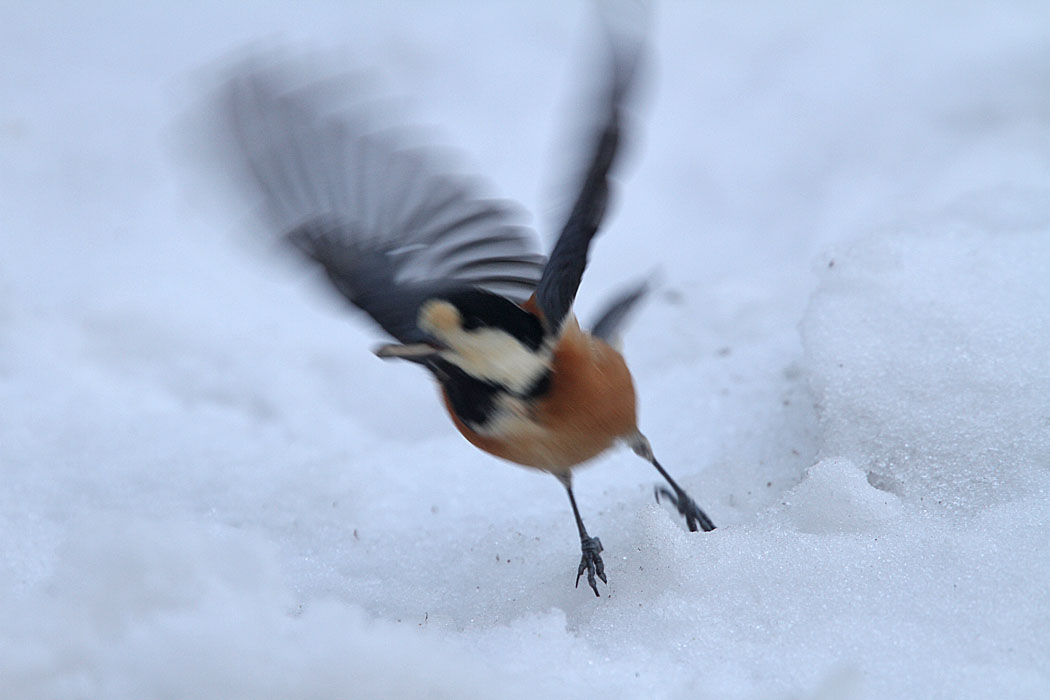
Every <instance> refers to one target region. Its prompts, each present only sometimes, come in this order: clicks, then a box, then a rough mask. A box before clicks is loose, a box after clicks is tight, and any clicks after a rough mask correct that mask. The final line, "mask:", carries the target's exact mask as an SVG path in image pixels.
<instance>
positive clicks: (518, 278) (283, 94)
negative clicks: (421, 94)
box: [223, 70, 544, 343]
mask: <svg viewBox="0 0 1050 700" xmlns="http://www.w3.org/2000/svg"><path fill="white" fill-rule="evenodd" d="M314 87H315V88H316V87H317V86H316V85H315V86H314ZM323 97H324V95H323V94H321V92H317V91H316V90H315V92H314V93H313V94H311V92H310V91H309V90H302V89H300V90H296V91H293V90H291V89H289V88H288V84H287V81H283V80H282V79H281V78H280V77H279V76H278V75H277V73H276V72H275V71H271V72H267V71H262V70H247V71H244V72H243V73H242V74H241V75H238V76H237V77H235V78H234V79H232V80H231V81H230V82H229V83H228V85H227V86H226V89H225V94H224V104H223V107H224V110H223V114H224V117H225V118H226V121H227V127H228V128H229V130H230V135H231V139H230V141H231V145H233V146H234V147H235V150H236V152H237V154H238V155H239V156H240V158H239V159H240V160H241V161H242V163H243V165H244V166H245V176H246V177H245V179H246V182H247V185H248V187H249V189H250V190H252V191H254V192H256V193H258V194H261V195H262V199H263V202H264V204H265V210H266V213H267V215H268V218H269V219H270V220H271V222H272V224H273V226H274V227H275V228H276V230H277V232H278V233H279V234H281V235H284V236H286V237H287V238H288V239H289V240H290V241H291V242H292V243H293V244H294V245H295V246H296V247H297V248H299V249H300V250H301V251H302V252H303V253H304V254H305V255H306V256H307V257H308V258H310V259H311V260H314V261H315V262H317V263H318V264H320V265H321V266H322V267H323V268H324V270H325V273H326V274H327V276H328V278H329V280H330V281H331V282H332V284H333V285H334V286H335V288H336V289H338V290H339V291H340V292H341V293H342V294H343V295H344V296H345V297H346V298H347V299H349V300H350V302H351V303H353V304H354V305H356V306H357V307H359V308H360V309H362V310H363V311H365V312H366V313H367V314H368V315H369V316H371V317H372V318H373V319H374V320H375V321H376V322H377V323H378V324H379V325H380V326H382V327H383V329H384V330H386V332H387V333H389V334H390V335H392V336H393V337H395V338H396V339H398V340H400V341H401V342H406V343H407V342H416V341H418V340H421V339H422V336H421V334H420V332H419V330H418V329H417V328H416V315H417V311H418V308H419V306H420V304H421V303H422V302H423V301H425V300H426V299H428V298H430V297H433V296H435V295H437V294H441V293H444V292H447V291H449V290H451V289H457V288H464V287H472V286H473V287H480V288H483V289H486V290H488V291H492V292H496V293H499V294H503V295H505V296H508V297H510V298H511V299H513V300H515V301H522V300H524V299H526V298H528V297H529V295H530V294H532V292H533V291H534V289H535V286H536V284H537V282H538V280H539V278H540V274H541V271H542V269H543V264H544V258H543V256H541V255H538V254H537V253H536V252H535V249H536V245H537V240H536V236H535V234H534V233H533V232H532V231H531V230H529V229H527V228H525V227H523V226H520V225H517V224H516V223H515V221H516V220H518V218H520V217H519V216H518V209H517V208H516V207H514V206H512V205H511V204H510V203H508V202H505V201H500V200H494V199H483V198H481V197H480V196H479V195H478V192H477V190H478V185H477V183H476V182H475V181H473V180H471V179H468V178H466V177H463V176H459V175H452V174H449V173H446V172H441V171H440V169H439V167H438V162H439V159H438V155H437V154H438V152H437V150H436V149H433V148H429V149H428V148H408V147H406V146H405V145H403V143H402V140H401V139H399V138H398V137H397V136H396V134H395V133H393V132H392V131H391V130H389V129H388V130H386V131H377V130H374V129H370V128H369V126H368V125H367V119H366V115H364V114H363V113H354V112H353V111H336V112H332V111H331V110H330V109H326V108H327V107H328V106H329V104H328V102H326V101H325V100H324V99H322V98H323Z"/></svg>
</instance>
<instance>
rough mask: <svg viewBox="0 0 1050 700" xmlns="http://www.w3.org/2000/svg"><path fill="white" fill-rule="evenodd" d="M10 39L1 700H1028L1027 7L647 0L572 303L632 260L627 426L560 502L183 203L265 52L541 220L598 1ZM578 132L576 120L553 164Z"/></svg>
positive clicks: (1043, 647)
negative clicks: (370, 83)
mask: <svg viewBox="0 0 1050 700" xmlns="http://www.w3.org/2000/svg"><path fill="white" fill-rule="evenodd" d="M561 5H563V4H553V3H552V4H550V5H549V6H543V7H531V6H527V5H520V6H518V5H503V4H489V3H482V2H477V3H467V2H464V3H448V4H446V3H441V4H435V6H433V7H430V6H424V5H423V4H413V3H407V4H389V3H384V4H380V3H375V4H358V3H355V4H349V5H348V4H346V3H336V2H321V1H319V2H312V3H295V4H288V3H284V2H272V3H267V4H259V5H253V6H252V8H251V9H250V10H249V9H247V8H246V7H245V6H244V5H242V4H240V3H234V2H218V3H210V4H207V5H189V6H185V5H182V4H180V5H175V4H172V5H170V6H163V5H160V4H152V3H147V4H140V5H131V4H126V3H117V2H112V3H103V4H92V5H91V6H90V7H88V6H87V5H85V6H83V7H78V6H74V5H72V4H69V3H58V2H55V3H33V4H21V5H19V4H15V3H8V4H7V5H5V6H4V7H3V8H2V9H0V45H3V46H4V47H5V62H4V63H5V70H4V71H3V72H2V74H0V193H2V194H0V243H2V246H3V247H2V250H3V251H4V252H3V255H2V256H0V406H2V407H3V409H2V412H0V469H2V482H0V533H2V534H3V542H4V547H3V555H2V556H0V591H2V592H3V595H2V597H0V620H3V624H0V696H2V697H10V698H27V697H48V698H85V697H105V698H113V699H119V698H143V697H215V698H265V697H274V698H278V697H279V698H299V697H301V698H306V697H310V698H347V697H361V698H367V697H450V698H453V697H454V698H459V697H477V698H490V697H580V696H583V695H593V696H597V697H600V696H606V697H639V698H642V697H644V698H684V697H689V698H741V699H757V698H822V699H824V698H833V699H839V698H849V699H851V700H854V699H866V698H885V697H902V698H903V697H907V698H911V697H946V698H948V697H950V698H970V697H973V698H977V697H987V696H989V695H992V694H995V695H1000V696H1004V697H1017V698H1041V697H1047V696H1050V670H1048V666H1047V663H1046V659H1047V658H1050V588H1048V586H1047V585H1046V582H1047V580H1048V578H1050V576H1048V575H1050V563H1048V562H1050V527H1048V525H1050V468H1048V462H1050V460H1048V457H1050V431H1048V426H1050V401H1048V399H1047V397H1048V396H1050V368H1048V367H1050V366H1048V365H1047V363H1046V357H1047V356H1048V353H1050V292H1048V286H1047V279H1048V278H1050V198H1048V195H1050V178H1048V176H1050V93H1048V92H1047V90H1046V85H1047V84H1048V78H1050V68H1048V66H1050V49H1048V48H1047V47H1050V25H1048V24H1047V22H1046V21H1045V6H1044V5H1043V3H1041V2H1035V1H1033V2H990V1H988V2H977V1H975V2H965V3H956V4H953V5H951V6H950V7H949V6H947V5H943V4H940V3H923V4H918V5H916V4H914V3H904V2H890V3H869V2H864V3H846V4H839V5H835V6H831V5H829V4H827V3H822V2H816V1H814V2H811V3H803V4H801V5H799V4H792V5H783V4H781V3H766V2H758V1H751V2H746V3H731V4H727V3H703V4H701V3H684V2H669V3H666V4H662V5H661V6H659V7H658V8H657V12H656V20H655V24H654V27H653V37H652V46H653V51H654V57H653V58H654V61H653V67H652V71H651V81H652V84H651V85H650V88H649V90H648V93H649V95H648V98H647V99H646V100H644V101H643V104H642V105H641V106H640V108H639V110H638V114H637V115H636V126H637V128H638V129H639V136H638V139H637V141H636V143H635V144H634V147H633V149H632V154H631V157H630V158H629V167H628V168H627V170H626V172H625V178H624V183H623V186H622V187H621V189H620V195H619V200H618V203H617V205H616V210H615V212H614V216H613V220H612V222H611V225H610V226H609V228H608V230H607V231H606V232H605V233H604V234H603V235H602V237H601V238H600V239H599V240H598V242H597V244H596V247H595V249H594V252H593V255H592V265H591V268H590V269H589V271H588V275H587V276H586V278H585V280H584V285H583V287H582V289H581V293H580V300H579V306H580V312H581V316H582V317H583V318H590V317H591V316H592V315H593V313H594V312H595V311H596V310H597V309H598V308H600V306H601V302H602V300H603V299H604V298H605V296H604V295H606V294H608V293H609V292H611V291H612V290H614V289H616V288H618V286H619V285H620V284H622V283H623V282H624V281H625V280H628V279H637V278H638V277H644V276H645V275H647V274H650V273H651V272H652V271H653V270H658V271H659V275H658V278H659V280H660V287H659V289H658V291H657V292H656V293H655V294H654V295H653V299H652V300H651V301H650V302H649V303H648V304H646V305H645V307H644V308H643V309H642V310H641V312H640V313H638V314H637V315H636V317H635V319H634V320H633V323H632V325H631V327H630V329H629V330H628V332H627V334H626V337H625V352H626V354H627V357H628V359H629V361H630V363H631V366H632V368H633V370H634V372H635V378H636V383H637V385H638V388H639V394H640V397H641V399H640V400H641V419H642V428H643V430H644V431H645V432H646V434H647V435H648V436H649V438H650V439H651V441H652V443H653V446H654V449H655V451H656V454H657V456H658V457H659V459H660V460H661V462H662V463H663V464H664V465H665V466H666V467H667V468H668V469H669V470H670V471H671V472H672V474H674V475H675V476H676V478H678V479H679V481H680V482H681V483H682V484H683V486H685V487H686V488H687V489H688V490H689V491H690V493H692V494H693V496H694V497H695V498H696V499H697V501H698V502H699V503H700V504H701V505H702V506H703V507H704V508H705V510H707V512H708V513H709V514H710V515H711V516H712V518H713V519H714V520H715V522H716V523H717V524H718V525H719V529H718V530H716V531H714V532H712V533H709V534H694V533H689V532H687V531H686V530H685V529H684V527H683V526H682V525H681V523H680V522H679V520H678V519H677V516H676V514H675V513H673V512H672V511H671V510H670V509H669V508H670V507H669V506H667V505H666V504H665V505H658V504H656V503H655V501H654V499H653V495H652V485H653V484H654V483H656V481H657V475H656V474H655V473H652V470H651V469H649V468H648V467H647V465H645V463H644V462H642V461H641V460H639V459H638V458H637V457H635V456H633V455H632V454H630V453H629V452H628V451H626V450H624V451H621V452H617V453H614V454H610V455H608V456H606V457H604V458H603V459H601V460H600V461H599V462H598V463H596V464H595V465H594V466H593V467H591V468H589V469H587V470H585V471H583V472H581V473H580V474H579V476H578V478H577V499H578V501H579V503H580V506H581V509H582V510H583V514H584V518H585V520H586V522H587V526H588V529H589V530H590V531H591V534H593V535H598V536H600V537H601V539H602V543H603V544H604V546H605V553H604V554H605V562H606V570H607V573H608V575H609V585H608V586H607V587H603V588H602V597H601V598H600V599H598V598H595V597H594V596H593V595H591V594H590V592H589V591H587V590H585V589H582V588H581V589H574V588H573V586H572V584H573V580H574V577H575V567H576V564H577V562H578V557H579V554H578V549H577V541H576V533H575V526H574V523H573V522H572V518H571V514H570V511H569V507H568V503H567V500H566V499H565V497H564V494H563V492H562V490H561V487H560V486H559V485H558V484H557V482H556V481H555V480H553V479H550V478H546V477H543V476H541V475H537V474H535V473H532V472H528V471H525V470H521V469H517V468H512V467H507V466H505V465H502V464H500V463H498V462H496V461H495V460H494V459H492V458H490V457H487V456H486V455H484V454H481V453H479V452H477V451H475V450H473V449H472V448H470V447H469V446H468V445H467V444H466V443H465V442H464V441H463V440H462V438H460V437H459V436H458V435H456V434H455V433H454V431H452V430H451V429H450V427H449V424H448V419H447V417H446V416H445V415H444V414H443V412H442V410H441V408H440V406H439V404H438V402H437V401H436V400H435V396H434V390H433V387H432V386H431V385H430V384H429V382H428V381H426V380H424V378H423V377H422V376H421V375H420V373H419V371H418V370H416V369H415V368H412V367H400V366H394V365H391V364H388V363H383V362H380V361H379V360H376V359H375V358H374V357H373V356H372V355H371V354H370V352H369V350H370V348H371V347H373V345H374V344H375V343H376V342H377V340H378V339H379V338H378V336H377V335H376V334H375V333H374V332H373V331H372V330H371V329H370V328H369V327H368V326H367V325H366V324H364V323H362V322H361V319H359V318H356V317H353V316H352V315H349V314H347V313H346V311H345V309H344V307H343V306H342V305H341V304H340V303H339V302H338V301H336V300H335V298H334V297H333V295H331V294H329V293H328V292H327V291H326V290H324V289H323V288H322V287H321V286H320V285H318V284H317V283H316V280H315V279H314V278H313V276H311V275H309V274H306V273H304V272H303V270H302V268H300V267H299V266H294V265H288V264H285V261H284V260H283V258H282V257H281V256H279V255H277V254H275V253H274V251H273V250H272V247H271V246H268V245H267V244H266V243H265V242H263V241H261V240H260V239H259V236H257V235H253V234H255V233H256V232H254V231H252V230H251V226H250V221H251V220H250V217H249V216H248V214H247V212H245V211H244V210H243V209H241V208H240V207H239V205H238V203H237V201H236V200H235V199H233V198H231V197H229V196H228V193H227V192H225V191H222V190H220V189H217V188H216V187H215V186H214V180H213V179H211V178H209V177H208V176H207V174H206V173H202V171H201V165H200V160H199V158H198V157H197V156H198V155H199V154H198V153H196V152H195V149H196V150H198V151H199V150H200V148H201V144H200V142H199V140H198V138H199V137H197V136H195V133H194V132H193V130H192V129H191V128H190V126H189V125H190V124H192V120H191V119H189V118H188V116H187V115H191V114H192V113H193V111H194V109H195V108H196V107H197V106H198V102H199V100H200V99H201V97H202V85H206V84H207V83H208V81H209V80H210V79H212V78H214V74H215V72H216V71H217V70H218V67H219V66H221V65H224V63H225V61H226V60H228V58H229V57H230V56H231V55H235V54H237V53H238V52H239V51H240V50H241V49H243V47H244V46H245V45H247V44H249V43H254V42H259V41H264V42H268V41H271V40H273V39H275V38H279V39H281V40H282V41H283V42H285V43H286V44H291V45H293V46H303V47H311V48H320V49H326V50H331V51H332V52H334V53H335V54H336V55H337V56H339V57H341V58H344V57H345V60H346V61H347V63H348V65H361V64H363V65H371V66H377V67H378V70H379V72H380V74H381V77H382V80H383V81H384V84H386V85H388V86H389V87H390V89H391V90H392V91H393V92H394V93H395V94H405V95H411V96H412V97H411V99H410V100H409V104H408V109H410V110H411V111H412V112H413V113H414V114H416V115H419V117H420V119H421V121H423V122H425V123H433V124H440V125H442V126H441V129H440V131H441V133H442V135H443V137H444V139H445V140H446V141H447V142H448V143H450V144H452V145H454V146H456V147H460V148H462V149H463V150H464V151H465V152H466V153H468V154H469V155H468V156H467V157H466V160H467V163H468V165H469V166H471V167H473V168H476V169H477V170H478V171H479V172H482V173H484V174H486V176H487V177H489V178H490V179H491V181H492V185H493V189H494V191H496V192H498V193H501V194H505V195H508V196H512V197H514V198H516V199H519V200H520V201H522V202H523V203H524V204H525V205H526V206H527V207H528V208H529V209H530V210H532V211H533V212H535V213H536V220H535V223H536V224H537V226H538V227H540V228H541V229H543V230H544V231H549V229H550V228H551V227H552V226H553V225H554V223H555V222H556V220H557V216H558V213H559V212H560V211H561V208H562V207H563V206H564V201H562V200H561V199H560V198H559V196H557V194H556V192H555V191H554V190H555V187H556V185H557V184H558V183H559V182H560V178H561V177H562V176H564V174H565V172H564V171H563V170H561V169H562V168H565V167H568V166H569V165H571V164H566V163H564V162H563V159H559V157H558V156H559V155H560V151H559V148H560V146H559V144H564V141H559V139H565V138H568V137H569V136H571V130H570V127H571V126H572V125H573V124H574V122H573V121H572V109H571V108H572V105H573V96H574V95H575V94H576V91H577V90H578V89H580V86H582V85H587V84H588V83H587V81H586V76H585V75H584V74H583V72H584V68H585V66H586V65H587V61H588V60H590V59H591V57H592V54H591V53H590V51H591V49H592V48H593V46H592V44H591V43H588V42H589V41H593V36H592V32H593V28H592V26H591V24H590V14H589V10H588V7H587V5H586V4H585V3H571V4H568V5H567V6H566V7H562V6H561ZM567 132H568V133H567Z"/></svg>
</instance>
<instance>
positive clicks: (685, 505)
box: [627, 433, 715, 532]
mask: <svg viewBox="0 0 1050 700" xmlns="http://www.w3.org/2000/svg"><path fill="white" fill-rule="evenodd" d="M627 444H628V445H630V446H631V449H632V450H634V453H635V454H636V455H638V456H639V457H641V458H642V459H644V460H646V461H647V462H649V463H650V464H652V465H653V466H654V467H656V471H658V472H660V476H662V477H663V478H664V479H666V480H667V483H668V484H670V485H671V488H670V489H669V488H667V487H666V486H657V487H655V488H654V491H655V493H656V502H657V503H659V502H660V496H664V497H665V498H667V499H668V500H669V501H671V503H673V504H674V506H675V508H677V509H678V512H679V513H681V514H682V515H683V516H685V524H686V525H687V526H688V527H689V531H690V532H696V530H697V526H699V529H701V530H703V531H704V532H710V531H711V530H714V529H715V524H714V523H713V522H711V518H709V517H707V513H705V512H704V511H702V510H701V509H700V506H698V505H696V501H694V500H693V499H692V497H691V496H690V495H689V494H687V493H686V492H685V489H683V488H682V487H681V486H679V485H678V482H676V481H675V480H674V479H672V478H671V475H670V474H668V473H667V471H666V470H665V469H664V468H663V467H662V466H660V463H659V462H658V461H657V460H656V457H655V456H653V448H652V446H651V445H650V444H649V440H648V439H647V438H646V437H645V436H644V435H642V434H641V433H636V434H635V435H634V436H633V437H631V438H629V439H628V440H627Z"/></svg>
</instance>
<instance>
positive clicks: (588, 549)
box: [576, 537, 609, 597]
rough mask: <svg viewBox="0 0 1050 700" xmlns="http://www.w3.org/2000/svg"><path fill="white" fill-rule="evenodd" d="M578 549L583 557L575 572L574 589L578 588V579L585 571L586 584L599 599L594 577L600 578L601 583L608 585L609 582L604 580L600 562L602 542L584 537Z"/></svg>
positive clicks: (603, 566)
mask: <svg viewBox="0 0 1050 700" xmlns="http://www.w3.org/2000/svg"><path fill="white" fill-rule="evenodd" d="M580 549H581V550H582V551H583V557H582V558H581V559H580V569H579V571H577V572H576V587H577V588H579V587H580V577H581V576H583V572H584V571H586V572H587V583H588V584H590V586H591V590H593V591H594V595H596V596H598V597H601V596H600V595H599V593H598V583H597V581H595V576H597V577H598V578H600V579H601V580H602V583H605V584H608V583H609V580H608V579H607V578H605V563H604V562H603V561H602V557H601V554H600V552H601V551H602V541H601V540H600V539H598V538H597V537H584V538H583V539H581V540H580Z"/></svg>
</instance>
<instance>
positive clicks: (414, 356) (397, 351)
mask: <svg viewBox="0 0 1050 700" xmlns="http://www.w3.org/2000/svg"><path fill="white" fill-rule="evenodd" d="M374 352H375V354H376V357H381V358H383V359H384V360H387V359H399V360H408V361H409V362H419V363H423V362H426V361H427V360H429V359H431V358H433V357H434V356H436V355H437V354H438V353H439V352H441V348H439V347H437V346H436V345H431V344H430V343H411V344H410V345H402V344H400V343H389V344H387V345H380V346H379V347H378V348H376V349H375V350H374Z"/></svg>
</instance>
